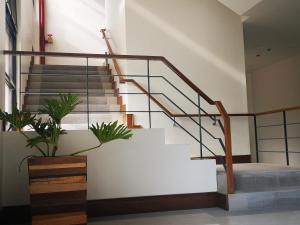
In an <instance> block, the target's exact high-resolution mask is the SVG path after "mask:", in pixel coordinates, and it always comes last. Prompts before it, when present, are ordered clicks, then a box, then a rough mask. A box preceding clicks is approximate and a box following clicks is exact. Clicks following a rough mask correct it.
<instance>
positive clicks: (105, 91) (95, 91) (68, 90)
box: [27, 88, 117, 96]
mask: <svg viewBox="0 0 300 225" xmlns="http://www.w3.org/2000/svg"><path fill="white" fill-rule="evenodd" d="M88 91H89V94H91V95H98V96H101V95H110V96H115V95H117V92H116V90H115V89H89V90H88ZM27 92H28V93H41V94H46V93H82V94H85V93H86V92H87V90H86V89H79V88H46V89H45V88H43V89H40V88H28V89H27Z"/></svg>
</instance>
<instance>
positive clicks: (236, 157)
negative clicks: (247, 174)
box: [192, 155, 251, 165]
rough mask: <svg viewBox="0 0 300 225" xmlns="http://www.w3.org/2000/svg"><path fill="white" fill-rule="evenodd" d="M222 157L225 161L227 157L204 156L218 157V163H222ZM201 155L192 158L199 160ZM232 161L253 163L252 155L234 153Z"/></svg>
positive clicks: (235, 162)
mask: <svg viewBox="0 0 300 225" xmlns="http://www.w3.org/2000/svg"><path fill="white" fill-rule="evenodd" d="M222 158H223V161H225V157H221V156H218V157H203V159H216V163H217V164H218V165H220V164H222ZM199 159H200V158H199V157H193V158H192V160H199ZM232 161H233V163H234V164H238V163H251V155H234V156H232Z"/></svg>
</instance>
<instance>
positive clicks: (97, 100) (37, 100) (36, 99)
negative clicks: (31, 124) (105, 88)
mask: <svg viewBox="0 0 300 225" xmlns="http://www.w3.org/2000/svg"><path fill="white" fill-rule="evenodd" d="M46 99H59V96H57V95H55V96H26V97H25V102H26V104H27V105H41V104H43V103H44V102H45V100H46ZM79 100H80V102H82V103H86V102H87V97H86V96H84V97H79ZM89 104H101V105H104V104H115V105H116V104H117V98H116V97H98V96H89Z"/></svg>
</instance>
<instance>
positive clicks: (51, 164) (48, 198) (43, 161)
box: [28, 156, 87, 225]
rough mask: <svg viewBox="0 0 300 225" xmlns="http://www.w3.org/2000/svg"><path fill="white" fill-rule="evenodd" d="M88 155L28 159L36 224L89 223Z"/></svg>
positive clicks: (32, 208) (30, 188) (33, 216)
mask: <svg viewBox="0 0 300 225" xmlns="http://www.w3.org/2000/svg"><path fill="white" fill-rule="evenodd" d="M86 166H87V158H86V156H83V157H82V156H71V157H70V156H66V157H46V158H43V157H36V158H32V159H30V160H28V172H29V190H30V201H31V215H32V224H33V225H36V224H43V225H44V224H46V225H47V224H61V225H70V224H74V225H75V224H86V207H87V200H86V196H87V179H86V171H87V168H86Z"/></svg>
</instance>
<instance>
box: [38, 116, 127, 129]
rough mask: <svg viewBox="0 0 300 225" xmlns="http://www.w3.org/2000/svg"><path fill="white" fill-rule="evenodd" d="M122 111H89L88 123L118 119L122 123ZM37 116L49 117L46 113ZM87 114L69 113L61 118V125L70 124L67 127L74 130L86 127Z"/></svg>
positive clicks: (45, 118) (44, 118)
mask: <svg viewBox="0 0 300 225" xmlns="http://www.w3.org/2000/svg"><path fill="white" fill-rule="evenodd" d="M122 116H123V115H122V113H110V114H108V113H107V112H106V113H89V124H90V125H91V124H95V123H99V124H101V123H102V122H105V123H109V122H112V121H116V120H118V121H119V122H120V123H123V119H122ZM37 118H42V119H43V120H47V119H48V118H49V116H48V115H45V114H39V115H37ZM87 122H88V119H87V114H86V113H70V114H69V115H67V116H66V117H64V118H63V120H62V127H63V129H66V128H64V126H71V127H72V128H68V130H69V129H75V130H81V129H84V130H85V129H87Z"/></svg>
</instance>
